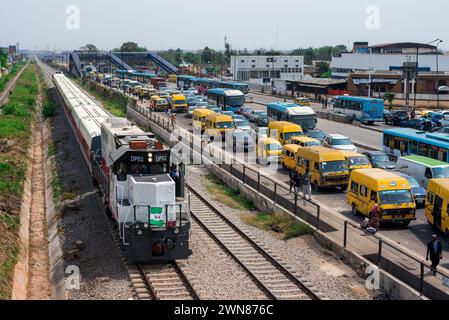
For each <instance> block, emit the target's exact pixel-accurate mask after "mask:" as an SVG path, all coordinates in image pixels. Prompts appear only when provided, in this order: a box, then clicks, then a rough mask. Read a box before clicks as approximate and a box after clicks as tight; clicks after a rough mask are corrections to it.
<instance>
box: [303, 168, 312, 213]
mask: <svg viewBox="0 0 449 320" xmlns="http://www.w3.org/2000/svg"><path fill="white" fill-rule="evenodd" d="M311 178H312V177H311V175H310V171H309V168H307V169H306V172H305V173H304V175H303V176H302V186H303V195H304V206H305V205H306V200H307V196H309V201H312V185H311V182H310V179H311Z"/></svg>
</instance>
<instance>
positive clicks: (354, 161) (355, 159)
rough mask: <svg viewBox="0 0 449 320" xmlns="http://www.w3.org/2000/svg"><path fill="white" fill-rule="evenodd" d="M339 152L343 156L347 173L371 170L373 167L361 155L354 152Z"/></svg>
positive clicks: (366, 158) (365, 157)
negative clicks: (356, 170) (357, 170)
mask: <svg viewBox="0 0 449 320" xmlns="http://www.w3.org/2000/svg"><path fill="white" fill-rule="evenodd" d="M340 151H341V153H343V155H344V156H345V159H346V163H347V165H348V169H349V171H352V170H355V169H371V168H372V167H373V166H372V165H371V162H370V161H369V159H368V157H367V156H365V155H363V154H360V153H357V152H354V151H346V150H340Z"/></svg>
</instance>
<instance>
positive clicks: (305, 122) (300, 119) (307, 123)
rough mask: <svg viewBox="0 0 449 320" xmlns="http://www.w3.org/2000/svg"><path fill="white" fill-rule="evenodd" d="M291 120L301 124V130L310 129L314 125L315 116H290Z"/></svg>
mask: <svg viewBox="0 0 449 320" xmlns="http://www.w3.org/2000/svg"><path fill="white" fill-rule="evenodd" d="M290 121H291V122H293V123H295V124H298V125H300V126H301V128H302V129H303V130H312V129H314V128H315V127H316V122H317V121H316V116H315V115H310V116H292V117H291V120H290Z"/></svg>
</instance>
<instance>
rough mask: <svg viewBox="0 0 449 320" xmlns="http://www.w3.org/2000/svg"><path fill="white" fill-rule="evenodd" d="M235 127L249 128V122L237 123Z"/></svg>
mask: <svg viewBox="0 0 449 320" xmlns="http://www.w3.org/2000/svg"><path fill="white" fill-rule="evenodd" d="M235 126H236V127H247V126H249V122H248V121H246V120H241V121H236V122H235Z"/></svg>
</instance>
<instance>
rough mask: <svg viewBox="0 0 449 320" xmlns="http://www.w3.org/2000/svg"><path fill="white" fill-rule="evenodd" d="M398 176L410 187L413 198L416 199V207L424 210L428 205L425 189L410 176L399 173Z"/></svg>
mask: <svg viewBox="0 0 449 320" xmlns="http://www.w3.org/2000/svg"><path fill="white" fill-rule="evenodd" d="M397 174H398V175H400V176H402V177H404V178H405V179H406V180H407V182H408V184H409V185H410V189H412V194H413V197H414V198H415V203H416V206H417V207H421V208H423V207H424V206H425V204H426V194H427V191H426V189H425V188H423V186H421V185H420V184H419V183H418V181H416V179H415V178H413V177H411V176H409V175H408V174H405V173H402V172H397Z"/></svg>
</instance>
